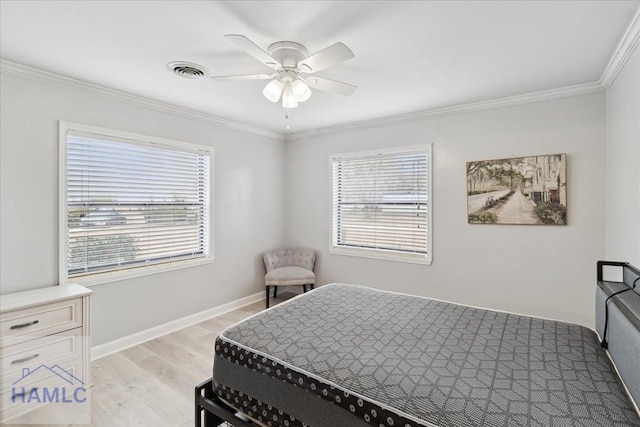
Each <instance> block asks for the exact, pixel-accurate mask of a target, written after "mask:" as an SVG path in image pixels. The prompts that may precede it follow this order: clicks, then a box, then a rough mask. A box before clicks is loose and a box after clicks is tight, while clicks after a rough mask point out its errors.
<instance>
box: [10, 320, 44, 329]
mask: <svg viewBox="0 0 640 427" xmlns="http://www.w3.org/2000/svg"><path fill="white" fill-rule="evenodd" d="M38 323H40V321H39V320H34V321H32V322H27V323H21V324H20V325H13V326H12V327H10V328H9V329H22V328H26V327H29V326H33V325H37V324H38Z"/></svg>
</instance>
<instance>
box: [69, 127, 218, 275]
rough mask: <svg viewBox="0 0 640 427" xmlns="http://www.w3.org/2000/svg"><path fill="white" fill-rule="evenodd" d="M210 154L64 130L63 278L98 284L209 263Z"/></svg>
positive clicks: (133, 137)
mask: <svg viewBox="0 0 640 427" xmlns="http://www.w3.org/2000/svg"><path fill="white" fill-rule="evenodd" d="M211 155H212V149H211V148H210V147H205V146H200V145H194V144H188V143H184V142H178V141H171V140H166V139H161V138H154V137H148V136H144V135H137V134H131V133H127V132H119V131H112V130H107V129H100V128H95V127H90V126H85V125H77V124H72V123H65V122H60V165H61V168H60V169H61V174H60V183H61V185H60V190H61V191H60V193H61V194H60V206H61V212H60V218H61V224H60V245H61V246H60V247H61V250H60V254H61V255H60V258H61V260H60V271H61V273H60V276H61V282H65V281H67V280H74V281H78V280H80V281H83V283H85V282H88V284H91V283H100V282H105V281H112V280H118V279H121V278H125V277H134V276H139V275H145V274H150V273H153V272H158V271H164V270H169V269H175V268H182V267H185V266H189V265H194V264H198V263H201V262H208V261H210V256H209V211H210V209H209V186H210V171H209V168H210V166H209V164H210V159H211Z"/></svg>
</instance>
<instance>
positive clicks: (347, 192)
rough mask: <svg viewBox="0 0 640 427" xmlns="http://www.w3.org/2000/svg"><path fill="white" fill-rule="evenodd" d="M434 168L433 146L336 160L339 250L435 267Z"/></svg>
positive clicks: (335, 223) (335, 209)
mask: <svg viewBox="0 0 640 427" xmlns="http://www.w3.org/2000/svg"><path fill="white" fill-rule="evenodd" d="M429 165H430V153H429V149H428V147H427V148H424V147H421V148H416V147H408V148H405V149H395V150H388V151H380V152H373V153H355V154H347V155H341V156H334V157H333V158H332V175H333V187H332V191H333V244H332V249H333V250H334V252H338V253H348V254H354V255H363V256H374V257H384V258H397V259H404V260H412V261H415V262H424V263H429V262H430V258H431V251H430V241H429V239H430V234H429V226H430V217H431V208H430V194H429V190H428V189H429V184H430V182H429V181H430V178H429V170H430V166H429Z"/></svg>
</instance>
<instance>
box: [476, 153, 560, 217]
mask: <svg viewBox="0 0 640 427" xmlns="http://www.w3.org/2000/svg"><path fill="white" fill-rule="evenodd" d="M467 218H468V222H469V224H531V225H533V224H546V225H566V224H567V155H566V154H548V155H542V156H531V157H515V158H509V159H497V160H481V161H474V162H467Z"/></svg>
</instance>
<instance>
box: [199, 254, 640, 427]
mask: <svg viewBox="0 0 640 427" xmlns="http://www.w3.org/2000/svg"><path fill="white" fill-rule="evenodd" d="M607 266H609V267H621V268H622V270H623V273H624V278H623V281H622V282H621V284H626V285H627V286H628V287H629V289H628V290H631V291H632V292H633V291H635V293H636V294H638V293H640V292H638V291H637V290H636V289H635V286H634V287H633V289H631V288H632V283H631V282H633V284H635V283H637V279H638V278H639V277H640V269H637V268H635V267H634V266H632V265H631V264H629V263H626V262H611V261H598V262H597V266H596V270H597V272H596V273H597V281H598V285H599V286H601V285H602V283H603V276H604V274H603V270H604V267H607ZM267 292H268V291H267ZM634 297H635V295H634ZM612 302H615V300H614V301H612ZM603 347H605V348H606V346H603ZM612 356H613V355H611V354H610V357H611V359H612V361H614V363H615V360H614V359H615V357H612ZM636 375H637V374H636ZM627 393H629V390H627ZM629 398H630V399H631V400H632V401H633V398H632V397H631V396H629ZM223 423H228V424H226V425H231V426H232V427H240V426H253V427H256V426H258V427H261V426H262V424H257V423H255V422H253V421H251V420H249V419H247V418H246V416H245V415H244V414H242V413H240V412H238V411H237V410H236V409H234V408H233V407H231V406H230V405H228V404H227V403H225V402H223V401H222V400H221V399H220V398H219V397H218V396H217V395H216V393H215V392H214V390H213V377H211V378H209V379H208V380H206V381H205V382H203V383H201V384H199V385H198V386H196V388H195V426H196V427H217V426H220V425H221V424H223Z"/></svg>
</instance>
